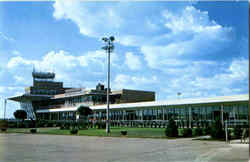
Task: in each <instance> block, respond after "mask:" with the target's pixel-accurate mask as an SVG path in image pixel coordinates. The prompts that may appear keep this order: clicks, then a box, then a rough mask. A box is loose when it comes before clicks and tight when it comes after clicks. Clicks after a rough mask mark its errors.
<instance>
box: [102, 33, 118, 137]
mask: <svg viewBox="0 0 250 162" xmlns="http://www.w3.org/2000/svg"><path fill="white" fill-rule="evenodd" d="M102 40H103V41H104V43H105V44H106V45H105V46H104V47H102V49H104V50H105V51H106V52H107V53H108V76H107V80H108V87H107V111H106V133H107V134H109V133H110V120H109V92H110V91H109V90H110V53H111V52H112V51H113V50H114V45H113V42H114V40H115V37H113V36H111V37H109V38H106V37H104V38H102Z"/></svg>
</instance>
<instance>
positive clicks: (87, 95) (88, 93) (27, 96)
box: [8, 71, 155, 118]
mask: <svg viewBox="0 0 250 162" xmlns="http://www.w3.org/2000/svg"><path fill="white" fill-rule="evenodd" d="M32 77H33V85H32V86H30V87H27V88H25V93H24V94H23V95H18V96H14V97H10V98H8V99H9V100H13V101H17V102H20V103H21V107H22V108H23V109H25V110H26V111H27V112H28V116H29V117H30V118H35V117H36V112H38V111H40V110H44V109H55V108H56V109H58V108H59V109H60V108H64V107H71V106H77V105H81V104H85V105H89V106H91V105H104V104H106V93H107V88H105V86H104V85H103V84H100V83H99V84H97V86H96V88H95V89H89V90H86V89H83V88H72V87H68V88H65V87H63V82H56V81H54V78H55V73H48V72H35V71H33V73H32ZM154 100H155V92H151V91H139V90H128V89H121V90H117V91H112V90H111V89H110V103H111V104H117V103H132V102H143V101H154ZM30 112H31V113H30Z"/></svg>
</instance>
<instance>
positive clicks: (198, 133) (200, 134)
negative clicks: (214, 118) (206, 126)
mask: <svg viewBox="0 0 250 162" xmlns="http://www.w3.org/2000/svg"><path fill="white" fill-rule="evenodd" d="M202 135H204V134H203V130H202V129H201V128H195V130H194V136H202Z"/></svg>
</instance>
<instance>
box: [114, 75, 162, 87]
mask: <svg viewBox="0 0 250 162" xmlns="http://www.w3.org/2000/svg"><path fill="white" fill-rule="evenodd" d="M157 82H158V78H157V76H150V77H146V76H135V75H127V74H118V75H116V77H115V79H114V81H113V82H112V85H113V86H112V87H113V88H114V89H122V88H129V89H138V88H139V89H140V88H141V87H144V89H145V86H146V85H150V84H156V83H157ZM147 90H149V89H147Z"/></svg>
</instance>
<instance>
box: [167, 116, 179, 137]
mask: <svg viewBox="0 0 250 162" xmlns="http://www.w3.org/2000/svg"><path fill="white" fill-rule="evenodd" d="M165 134H166V136H168V137H178V127H177V125H176V123H175V121H174V119H172V118H170V119H169V121H168V125H167V128H166V130H165Z"/></svg>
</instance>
